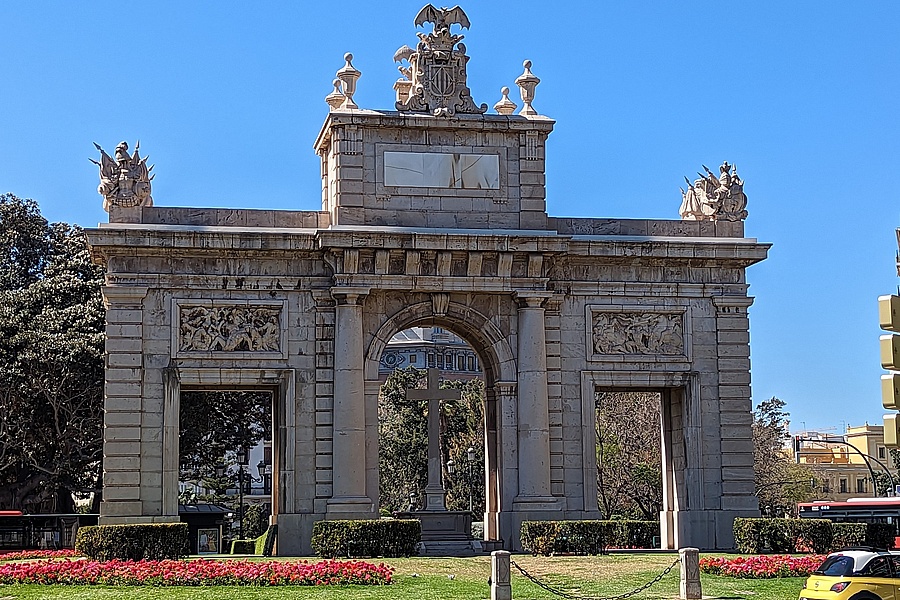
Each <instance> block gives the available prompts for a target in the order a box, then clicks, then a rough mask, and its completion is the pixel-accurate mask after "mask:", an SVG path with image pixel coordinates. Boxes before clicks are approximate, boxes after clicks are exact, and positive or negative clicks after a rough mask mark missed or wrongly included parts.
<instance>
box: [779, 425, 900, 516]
mask: <svg viewBox="0 0 900 600" xmlns="http://www.w3.org/2000/svg"><path fill="white" fill-rule="evenodd" d="M794 440H795V446H794V457H795V459H796V460H797V462H798V463H799V464H803V465H807V466H808V467H809V468H810V469H811V470H812V471H814V472H815V474H816V478H817V480H818V481H819V482H820V484H821V487H820V488H819V489H818V490H817V492H816V500H836V501H843V500H847V499H848V498H854V497H860V496H873V495H874V494H873V489H872V476H871V474H870V471H869V466H867V461H868V464H869V465H871V468H872V470H873V471H874V472H875V474H876V476H880V475H879V473H880V474H883V473H884V468H883V467H882V466H881V465H880V464H879V463H881V464H883V465H884V467H887V468H889V469H892V470H893V465H892V464H891V457H890V455H889V453H888V451H887V448H886V447H885V445H884V427H883V426H882V425H869V424H868V423H866V424H865V425H859V426H857V427H847V430H846V432H845V433H844V434H843V435H836V434H833V433H826V432H822V431H800V432H797V433H795V434H794ZM848 444H850V445H852V446H854V447H856V448H858V449H859V451H860V452H861V453H862V454H863V455H865V456H860V454H858V453H857V452H856V450H854V449H853V448H852V447H851V446H850V445H848Z"/></svg>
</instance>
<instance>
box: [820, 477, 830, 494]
mask: <svg viewBox="0 0 900 600" xmlns="http://www.w3.org/2000/svg"><path fill="white" fill-rule="evenodd" d="M822 493H823V494H830V493H831V481H829V480H828V479H823V480H822Z"/></svg>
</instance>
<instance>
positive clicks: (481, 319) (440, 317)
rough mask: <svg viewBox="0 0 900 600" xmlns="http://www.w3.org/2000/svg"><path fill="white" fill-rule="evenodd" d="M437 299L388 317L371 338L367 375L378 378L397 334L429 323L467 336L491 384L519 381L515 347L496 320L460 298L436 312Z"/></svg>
mask: <svg viewBox="0 0 900 600" xmlns="http://www.w3.org/2000/svg"><path fill="white" fill-rule="evenodd" d="M434 306H435V303H434V302H419V303H416V304H412V305H410V306H407V307H404V308H403V309H401V310H399V311H397V312H396V313H394V314H393V315H391V316H390V317H388V318H387V319H385V320H384V322H383V323H382V325H381V327H379V328H378V331H376V332H375V334H374V335H373V337H372V340H371V341H370V342H369V345H368V349H367V351H366V354H365V378H366V380H367V381H373V380H377V379H378V361H379V360H380V359H381V354H382V352H384V349H385V347H386V346H387V344H388V342H390V340H391V337H393V336H394V334H396V333H398V332H400V331H403V330H404V329H408V328H410V327H415V326H417V325H428V326H435V327H445V328H447V329H450V330H452V331H453V332H454V333H456V334H457V335H459V336H461V337H463V338H464V339H465V340H466V341H467V342H468V343H469V344H470V345H471V346H472V348H473V349H474V350H475V351H476V352H477V353H478V354H479V356H480V358H481V361H482V364H483V365H484V371H485V379H486V381H485V383H486V384H487V385H488V387H491V386H492V385H494V384H496V383H499V382H515V381H516V377H517V375H516V362H515V356H514V355H513V352H512V348H511V347H510V345H509V342H508V341H507V336H505V335H504V334H503V332H502V331H501V330H500V328H499V327H497V325H496V323H494V321H492V320H491V319H489V318H488V317H487V316H486V315H484V314H482V313H481V312H480V311H478V310H475V309H474V308H472V307H471V306H466V305H464V304H460V303H458V302H449V303H447V304H446V311H445V312H444V313H443V314H436V313H435V311H434Z"/></svg>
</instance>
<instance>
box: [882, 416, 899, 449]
mask: <svg viewBox="0 0 900 600" xmlns="http://www.w3.org/2000/svg"><path fill="white" fill-rule="evenodd" d="M898 416H900V415H898V414H897V413H894V414H892V415H884V445H885V446H887V447H889V448H896V447H897V446H900V419H898V418H897V417H898Z"/></svg>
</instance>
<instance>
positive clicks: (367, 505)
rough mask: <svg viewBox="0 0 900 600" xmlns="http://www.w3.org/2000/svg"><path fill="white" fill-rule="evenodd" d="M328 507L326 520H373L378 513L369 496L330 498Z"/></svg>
mask: <svg viewBox="0 0 900 600" xmlns="http://www.w3.org/2000/svg"><path fill="white" fill-rule="evenodd" d="M326 505H327V508H326V509H325V513H326V518H341V519H371V518H374V517H375V515H376V512H377V511H376V510H375V503H374V502H372V499H371V498H369V497H368V496H336V497H334V498H329V499H328V501H327V502H326Z"/></svg>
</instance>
